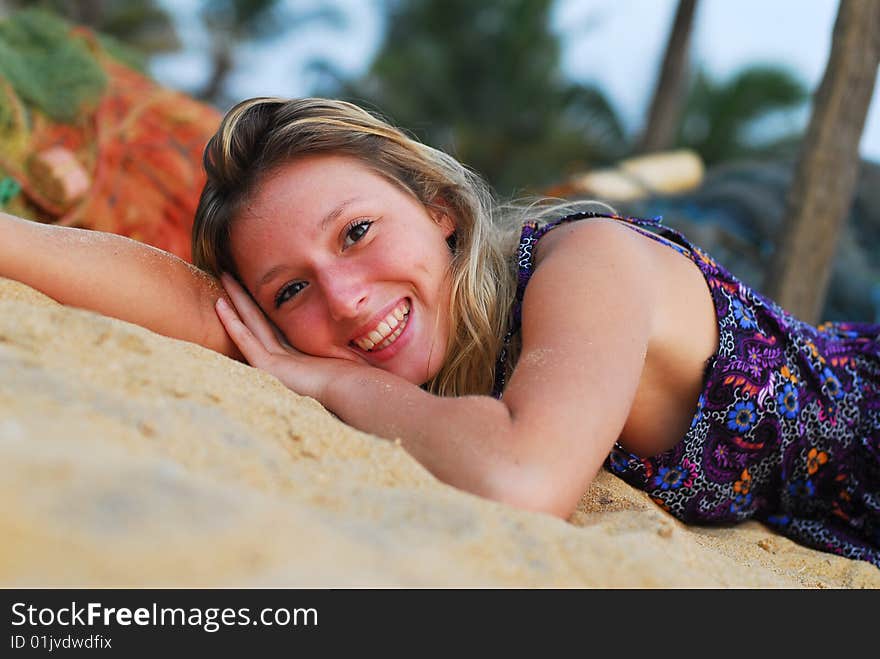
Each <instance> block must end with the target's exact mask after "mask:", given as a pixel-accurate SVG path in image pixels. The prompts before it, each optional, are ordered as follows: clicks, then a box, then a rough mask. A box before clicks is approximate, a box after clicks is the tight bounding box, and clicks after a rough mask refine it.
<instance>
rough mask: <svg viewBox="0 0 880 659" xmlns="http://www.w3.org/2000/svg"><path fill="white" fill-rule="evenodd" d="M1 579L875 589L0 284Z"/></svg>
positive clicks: (748, 533) (626, 493)
mask: <svg viewBox="0 0 880 659" xmlns="http://www.w3.org/2000/svg"><path fill="white" fill-rule="evenodd" d="M0 585H4V586H172V587H175V586H291V587H361V586H387V587H418V586H454V587H455V586H458V587H509V586H515V587H574V588H676V587H698V588H721V587H736V588H740V587H760V588H765V587H766V588H877V587H880V570H878V569H877V568H875V567H873V566H872V565H870V564H868V563H865V562H862V561H852V560H848V559H844V558H841V557H837V556H833V555H830V554H826V553H822V552H818V551H813V550H810V549H807V548H805V547H801V546H799V545H797V544H795V543H792V542H791V541H789V540H787V539H786V538H784V537H782V536H779V535H777V534H775V533H773V532H772V531H770V530H768V529H767V528H766V527H764V526H762V525H761V524H758V523H755V522H749V523H746V524H743V525H740V526H737V527H734V528H704V527H689V526H685V525H683V524H681V523H679V522H677V521H676V520H675V519H674V518H672V517H671V516H669V515H668V514H667V513H665V512H663V511H662V510H661V509H659V508H658V507H657V506H656V505H654V504H653V503H652V502H651V501H650V500H649V499H648V498H647V497H646V495H645V494H643V493H642V492H639V491H638V490H635V489H633V488H631V487H629V486H628V485H626V484H625V483H623V482H622V481H620V480H619V479H617V478H616V477H614V476H612V475H610V474H608V473H604V472H603V473H601V474H600V476H599V477H598V478H597V480H596V481H595V482H594V484H593V485H592V486H591V487H590V489H589V490H588V491H587V492H586V493H585V495H584V497H583V499H582V501H581V504H580V506H579V508H578V511H577V512H576V513H575V514H574V515H573V516H572V517H571V519H570V520H569V521H567V522H566V521H562V520H558V519H555V518H553V517H550V516H547V515H541V514H535V513H529V512H523V511H519V510H515V509H513V508H510V507H507V506H504V505H501V504H497V503H494V502H491V501H487V500H483V499H480V498H478V497H475V496H473V495H470V494H467V493H465V492H461V491H459V490H456V489H454V488H452V487H450V486H447V485H445V484H443V483H441V482H439V481H437V480H436V479H435V478H434V477H433V476H431V474H430V473H428V472H427V471H426V470H425V469H424V468H422V467H421V466H420V465H419V464H418V463H417V462H415V461H414V460H413V459H412V458H410V456H409V455H408V454H407V453H406V452H405V451H404V450H403V449H401V448H400V447H399V446H398V445H397V444H395V443H394V442H393V441H388V440H385V439H380V438H377V437H374V436H371V435H368V434H365V433H362V432H359V431H357V430H354V429H352V428H351V427H349V426H346V425H345V424H343V423H341V422H339V421H338V420H337V419H336V418H335V417H333V415H331V414H330V413H328V412H327V411H326V410H324V408H323V407H321V406H320V405H319V404H318V403H317V402H315V401H314V400H312V399H309V398H304V397H301V396H298V395H297V394H295V393H293V392H291V391H289V390H288V389H286V388H285V387H284V386H283V385H282V384H280V383H279V382H278V381H277V380H276V379H275V378H273V377H272V376H270V375H267V374H265V373H262V372H260V371H257V370H255V369H252V368H250V367H248V366H246V365H244V364H240V363H237V362H235V361H233V360H230V359H227V358H225V357H223V356H221V355H218V354H215V353H213V352H211V351H209V350H205V349H202V348H200V347H198V346H195V345H192V344H189V343H185V342H182V341H175V340H172V339H168V338H165V337H162V336H159V335H156V334H153V333H151V332H149V331H147V330H145V329H143V328H140V327H136V326H134V325H130V324H128V323H124V322H121V321H117V320H113V319H110V318H105V317H102V316H99V315H96V314H93V313H90V312H86V311H82V310H78V309H70V308H67V307H63V306H61V305H58V304H56V303H55V302H53V301H51V300H49V299H48V298H46V297H44V296H42V295H41V294H39V293H37V292H36V291H33V290H32V289H29V288H27V287H25V286H23V285H21V284H18V283H15V282H11V281H9V280H0Z"/></svg>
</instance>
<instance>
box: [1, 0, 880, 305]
mask: <svg viewBox="0 0 880 659" xmlns="http://www.w3.org/2000/svg"><path fill="white" fill-rule="evenodd" d="M35 8H39V9H43V10H45V11H47V12H50V13H51V14H53V15H55V16H58V17H62V18H64V19H65V20H67V21H70V22H71V23H72V24H76V25H84V26H90V27H91V28H93V29H95V30H96V31H98V32H100V33H101V34H105V35H108V36H109V37H112V38H113V39H115V41H114V43H115V44H116V46H118V53H119V55H118V57H119V58H121V59H124V60H125V62H126V63H127V64H128V65H129V66H132V67H134V68H135V69H138V70H140V71H142V72H143V73H145V74H147V75H148V76H150V77H151V78H152V79H154V80H155V81H157V82H158V83H159V84H161V85H162V86H165V87H169V88H173V89H176V90H179V91H181V92H184V93H185V94H187V95H188V96H190V97H192V98H193V99H196V100H198V101H200V102H203V103H204V104H206V105H208V106H210V107H212V108H216V109H217V110H219V111H220V112H222V111H224V110H226V109H227V108H228V107H229V106H231V105H232V104H233V103H235V102H236V101H238V100H241V99H242V98H246V97H250V96H258V95H259V96H263V95H278V96H305V95H321V96H334V97H342V98H346V99H349V100H353V101H355V102H358V103H359V104H362V105H365V106H367V107H370V108H373V109H377V110H378V111H380V112H381V113H382V114H383V115H384V116H386V117H388V118H389V119H390V120H391V121H392V122H394V123H395V124H397V125H400V126H402V127H405V128H406V129H408V130H409V131H410V132H412V133H413V134H415V135H416V136H417V137H419V138H420V139H422V140H423V141H426V142H427V143H429V144H431V145H433V146H436V147H438V148H441V149H444V150H446V151H448V152H450V153H452V154H453V155H455V156H456V157H458V158H459V159H460V160H461V161H462V162H464V163H465V164H467V165H469V166H471V167H472V168H474V169H475V170H477V171H479V172H480V173H482V174H483V175H484V176H485V177H486V178H487V179H488V180H489V182H490V183H491V184H492V185H493V187H494V188H495V190H496V192H497V193H498V195H499V196H500V197H501V198H512V197H520V196H525V195H533V194H553V195H556V196H564V197H573V198H577V197H585V198H586V197H589V198H600V199H605V200H607V201H609V202H611V203H612V204H613V205H614V206H615V207H616V208H617V209H618V210H620V212H622V213H627V214H633V215H641V216H657V215H662V216H663V218H664V222H665V223H667V224H669V225H671V226H674V227H676V228H679V229H681V230H683V231H684V232H685V233H686V235H688V237H689V238H691V239H692V241H694V242H695V243H696V244H698V245H700V246H701V247H703V248H705V249H706V250H707V251H708V252H709V253H710V254H712V255H713V256H715V257H716V258H717V259H718V260H719V262H721V263H722V264H724V265H725V266H727V267H728V269H730V270H731V271H732V272H733V273H734V274H736V275H738V276H739V277H740V278H741V279H743V280H744V281H745V282H746V283H747V284H750V285H752V286H754V287H756V288H758V289H759V290H766V289H767V288H770V289H771V290H772V287H771V286H770V284H769V283H768V281H767V278H768V276H769V275H768V273H769V272H770V269H771V266H772V264H773V261H774V254H776V253H777V246H778V244H779V243H780V238H779V236H780V232H781V231H782V227H783V220H784V215H785V214H786V195H787V194H788V192H789V191H790V190H791V188H792V180H793V176H794V173H795V169H796V162H797V158H798V155H799V153H800V149H801V147H802V146H803V141H804V135H805V130H806V128H807V125H808V122H809V120H810V116H811V109H812V100H813V98H814V94H815V92H816V90H817V87H818V86H819V84H820V81H821V79H822V76H823V73H824V71H825V67H826V64H827V62H828V59H829V53H830V50H831V46H832V31H833V29H834V25H835V19H836V17H837V14H838V9H839V3H838V0H807V1H805V0H737V1H736V2H731V1H730V0H691V1H689V2H688V1H687V0H685V1H681V0H482V1H479V2H477V1H469V0H256V1H248V0H215V1H208V0H126V1H121V0H118V1H117V0H80V1H66V2H63V1H52V0H46V1H36V0H34V1H16V0H0V11H2V12H3V16H9V15H11V14H12V13H14V12H15V11H17V10H20V9H35ZM674 28H675V29H674ZM0 37H2V35H0ZM2 45H3V43H2V39H0V46H2ZM3 52H4V51H3V50H2V48H0V73H2V72H3V69H2V56H3ZM875 75H876V72H875ZM664 96H665V98H664ZM878 96H880V86H877V85H874V88H873V93H872V94H871V95H870V98H871V101H870V104H869V106H868V110H867V116H866V119H865V121H864V126H863V128H861V133H860V136H859V138H858V154H857V157H858V159H859V165H858V172H857V176H856V182H855V189H854V191H853V196H852V204H851V205H850V210H849V213H848V216H847V217H846V218H845V220H844V221H843V222H841V223H840V225H839V227H838V228H837V229H835V232H836V240H837V245H836V248H835V249H836V252H835V258H834V261H833V265H832V266H831V272H830V275H829V282H830V283H829V284H828V295H827V297H826V298H824V301H823V303H822V312H821V318H822V319H823V320H841V319H848V320H861V321H869V322H880V100H878V98H877V97H878ZM664 104H665V106H664ZM664 107H665V108H666V109H665V111H664V110H663V108H664ZM0 109H2V108H0ZM0 115H2V113H0ZM661 115H662V116H661ZM658 117H660V118H659V119H658ZM0 119H2V116H0ZM832 175H833V173H829V176H832ZM819 286H820V288H821V287H823V286H824V284H823V283H821V282H820V283H819Z"/></svg>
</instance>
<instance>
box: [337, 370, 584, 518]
mask: <svg viewBox="0 0 880 659" xmlns="http://www.w3.org/2000/svg"><path fill="white" fill-rule="evenodd" d="M320 398H321V402H322V404H324V406H325V407H327V408H328V409H329V410H331V411H332V412H333V413H334V414H336V415H337V416H339V418H340V419H342V420H343V421H345V422H346V423H348V424H349V425H352V426H354V427H356V428H358V429H360V430H364V431H365V432H369V433H372V434H375V435H378V436H380V437H385V438H387V439H392V440H399V441H400V444H401V446H402V447H403V448H404V449H406V451H407V452H408V453H410V455H412V456H413V458H415V459H416V460H417V461H418V462H420V463H421V464H422V465H423V466H424V467H425V468H426V469H428V471H430V472H431V473H432V474H433V475H434V476H436V477H437V478H438V479H439V480H441V481H443V482H445V483H448V484H450V485H453V486H455V487H457V488H459V489H462V490H466V491H468V492H471V493H473V494H477V495H479V496H482V497H485V498H489V499H493V500H496V501H503V502H505V503H509V504H511V505H515V506H517V507H521V508H529V509H532V510H541V511H543V512H549V513H551V514H555V515H558V516H561V517H567V516H568V515H569V514H570V513H571V510H569V509H567V507H565V506H562V507H559V506H557V505H556V504H555V502H554V493H553V492H551V491H550V488H552V483H551V482H550V480H549V479H547V478H545V476H546V474H543V473H540V471H541V461H540V460H535V459H533V455H532V454H533V452H534V451H535V449H536V447H535V444H534V442H531V441H530V440H529V438H526V437H522V436H520V435H521V434H522V433H521V432H520V431H521V429H519V428H517V425H516V424H515V422H514V420H513V419H512V417H511V415H510V411H509V409H508V408H507V406H506V405H505V404H504V403H503V402H501V401H499V400H496V399H494V398H491V397H489V396H466V397H456V398H452V397H440V396H434V395H432V394H429V393H427V392H425V391H423V390H422V389H420V388H419V387H417V386H415V385H413V384H411V383H409V382H407V381H406V380H404V379H403V378H400V377H399V376H396V375H394V374H392V373H388V372H387V371H383V370H379V369H375V368H364V367H359V366H355V367H353V368H351V369H342V371H341V372H340V373H338V374H337V375H336V376H334V377H333V378H331V379H330V380H329V381H328V384H327V385H326V387H325V389H324V392H323V394H322V395H321V397H320Z"/></svg>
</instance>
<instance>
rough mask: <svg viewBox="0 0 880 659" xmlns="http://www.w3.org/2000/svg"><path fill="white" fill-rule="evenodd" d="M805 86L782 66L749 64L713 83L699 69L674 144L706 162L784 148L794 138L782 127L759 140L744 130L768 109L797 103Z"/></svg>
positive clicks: (783, 108)
mask: <svg viewBox="0 0 880 659" xmlns="http://www.w3.org/2000/svg"><path fill="white" fill-rule="evenodd" d="M806 100H807V91H806V89H805V87H804V85H803V83H801V82H800V80H798V79H797V78H796V77H794V76H793V75H792V74H791V73H789V72H788V71H786V70H784V69H780V68H776V67H771V66H752V67H749V68H746V69H743V70H742V71H740V72H739V73H738V74H737V75H735V76H733V77H732V78H731V79H730V80H727V81H724V82H719V81H717V80H713V79H711V78H709V76H708V75H707V74H706V73H705V72H702V71H701V72H699V73H698V74H697V76H696V78H695V80H694V82H693V85H692V87H691V91H690V94H689V96H688V99H687V102H686V105H685V110H684V116H683V119H682V124H681V130H680V133H679V140H678V141H679V144H680V145H681V146H686V147H690V148H693V149H695V150H696V151H697V152H699V153H700V155H701V156H702V157H703V159H704V160H705V162H706V163H707V164H714V163H717V162H721V161H724V160H731V159H735V158H741V157H744V156H749V155H754V154H756V153H761V154H764V155H766V154H767V152H768V151H772V150H773V148H774V147H778V148H784V147H785V146H786V145H789V144H790V143H791V141H792V140H793V139H794V138H795V137H796V131H795V130H794V129H793V128H791V127H788V130H787V131H784V132H783V133H782V134H779V132H778V131H777V134H776V135H774V136H772V138H765V139H764V140H758V141H757V142H755V141H754V140H751V139H749V137H748V131H749V129H750V128H753V127H754V126H755V124H756V123H757V122H758V121H760V120H762V119H766V118H767V117H768V116H769V115H770V114H771V113H774V112H780V111H790V110H794V109H797V108H799V107H802V106H803V104H804V103H805V101H806Z"/></svg>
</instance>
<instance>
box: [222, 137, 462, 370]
mask: <svg viewBox="0 0 880 659" xmlns="http://www.w3.org/2000/svg"><path fill="white" fill-rule="evenodd" d="M454 229H455V227H454V224H453V222H452V220H451V219H450V218H449V217H448V216H447V215H445V214H442V213H434V212H431V211H429V210H428V209H427V208H426V207H425V206H424V205H423V204H422V203H420V202H419V201H418V200H417V199H416V198H415V197H414V196H412V195H410V194H408V193H407V192H405V191H404V190H402V189H401V188H400V187H399V186H397V185H395V184H393V183H391V182H390V181H388V180H387V179H386V178H384V177H382V176H381V175H379V174H378V173H376V172H374V171H373V170H371V169H369V168H368V167H366V166H365V165H364V164H362V163H361V162H360V161H358V160H356V159H354V158H351V157H347V156H337V155H311V156H306V157H303V158H300V159H297V160H295V161H294V162H292V163H289V164H286V165H283V166H281V167H279V168H278V169H277V170H275V171H274V172H273V174H272V175H271V176H269V177H267V178H266V180H265V181H263V182H262V183H261V185H260V186H259V187H258V189H257V190H256V192H255V194H253V195H252V196H251V197H250V198H249V200H248V202H247V203H246V204H245V205H244V206H243V208H242V209H241V210H240V212H239V213H238V215H237V216H236V219H235V222H234V223H233V225H232V231H231V235H230V238H231V246H232V257H233V259H234V261H235V264H236V267H237V270H238V274H239V277H240V279H241V282H242V283H243V284H244V286H245V287H246V288H247V289H248V291H249V292H250V293H251V295H252V296H253V298H254V299H255V300H256V301H257V303H258V304H259V305H260V307H261V308H262V309H263V311H264V312H265V313H266V315H267V316H268V317H269V318H270V319H271V320H272V321H273V322H274V323H275V324H276V325H277V326H278V328H279V329H280V330H281V331H282V332H283V333H284V335H285V337H287V339H288V341H289V342H290V344H291V345H292V346H293V347H294V348H296V349H298V350H301V351H302V352H305V353H308V354H311V355H315V356H319V357H336V358H340V359H348V360H352V361H358V362H361V363H367V364H370V365H372V366H376V367H379V368H382V369H384V370H387V371H390V372H392V373H395V374H397V375H399V376H401V377H403V378H405V379H406V380H408V381H410V382H412V383H414V384H422V383H424V382H427V381H428V380H430V379H431V378H432V377H434V376H435V375H436V374H437V372H438V371H439V370H440V367H441V366H442V365H443V362H444V360H445V358H446V344H447V339H448V336H449V332H450V328H449V305H450V282H449V269H450V264H451V261H452V253H451V251H450V249H449V247H448V245H447V242H446V239H447V238H448V237H449V236H450V235H452V233H453V231H454Z"/></svg>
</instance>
